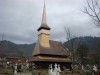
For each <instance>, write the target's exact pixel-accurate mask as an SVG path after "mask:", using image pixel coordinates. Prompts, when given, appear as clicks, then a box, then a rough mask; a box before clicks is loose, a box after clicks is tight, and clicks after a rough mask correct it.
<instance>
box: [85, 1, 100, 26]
mask: <svg viewBox="0 0 100 75" xmlns="http://www.w3.org/2000/svg"><path fill="white" fill-rule="evenodd" d="M83 12H84V13H86V14H88V15H89V16H90V17H91V18H92V19H93V21H94V23H95V25H96V26H99V27H100V0H86V4H85V6H84V10H83Z"/></svg>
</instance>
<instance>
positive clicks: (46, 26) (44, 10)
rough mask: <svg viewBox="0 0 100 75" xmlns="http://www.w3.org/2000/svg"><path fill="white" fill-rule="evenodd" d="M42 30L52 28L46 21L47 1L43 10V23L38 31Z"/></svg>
mask: <svg viewBox="0 0 100 75" xmlns="http://www.w3.org/2000/svg"><path fill="white" fill-rule="evenodd" d="M41 29H47V30H50V27H49V26H48V25H47V21H46V6H45V1H44V8H43V15H42V23H41V26H40V27H39V28H38V31H39V30H41Z"/></svg>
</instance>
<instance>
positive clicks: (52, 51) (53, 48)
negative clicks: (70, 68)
mask: <svg viewBox="0 0 100 75" xmlns="http://www.w3.org/2000/svg"><path fill="white" fill-rule="evenodd" d="M39 54H46V55H60V56H67V55H68V52H67V50H66V49H65V48H64V46H63V45H62V43H61V42H57V41H52V40H50V47H49V48H48V47H42V46H41V44H40V42H39V41H37V43H36V46H35V48H34V51H33V56H34V55H39Z"/></svg>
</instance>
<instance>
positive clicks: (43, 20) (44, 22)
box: [42, 0, 47, 24]
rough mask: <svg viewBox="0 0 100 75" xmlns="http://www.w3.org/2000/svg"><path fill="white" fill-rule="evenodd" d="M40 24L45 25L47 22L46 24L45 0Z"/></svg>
mask: <svg viewBox="0 0 100 75" xmlns="http://www.w3.org/2000/svg"><path fill="white" fill-rule="evenodd" d="M42 24H47V22H46V7H45V0H44V8H43V15H42Z"/></svg>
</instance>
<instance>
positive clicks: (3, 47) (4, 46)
mask: <svg viewBox="0 0 100 75" xmlns="http://www.w3.org/2000/svg"><path fill="white" fill-rule="evenodd" d="M34 46H35V43H33V44H15V43H12V42H10V41H6V40H3V41H0V54H5V55H18V56H19V55H21V56H22V55H23V56H31V55H32V52H33V49H34Z"/></svg>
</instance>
